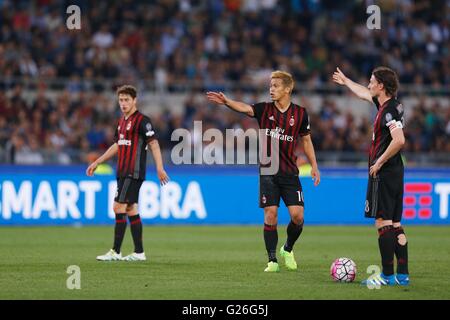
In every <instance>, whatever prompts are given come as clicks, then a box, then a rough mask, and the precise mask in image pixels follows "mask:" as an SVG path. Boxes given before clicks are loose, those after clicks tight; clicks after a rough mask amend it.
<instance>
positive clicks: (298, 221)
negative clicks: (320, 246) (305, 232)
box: [292, 215, 304, 225]
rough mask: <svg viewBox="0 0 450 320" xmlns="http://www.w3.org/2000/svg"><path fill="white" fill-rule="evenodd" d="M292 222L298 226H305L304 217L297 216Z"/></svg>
mask: <svg viewBox="0 0 450 320" xmlns="http://www.w3.org/2000/svg"><path fill="white" fill-rule="evenodd" d="M292 222H294V223H295V224H296V225H303V222H304V219H303V216H302V215H296V216H293V217H292Z"/></svg>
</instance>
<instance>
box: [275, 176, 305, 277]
mask: <svg viewBox="0 0 450 320" xmlns="http://www.w3.org/2000/svg"><path fill="white" fill-rule="evenodd" d="M279 183H280V189H281V197H282V198H283V201H284V203H285V204H286V206H287V207H288V210H289V215H290V217H291V220H290V222H289V224H288V226H287V230H286V232H287V240H286V243H285V244H284V246H282V247H281V249H280V255H281V256H282V257H283V258H284V261H285V264H286V267H287V268H288V269H289V270H297V262H296V261H295V258H294V252H293V250H292V249H293V247H294V244H295V242H296V241H297V239H298V238H299V237H300V235H301V233H302V231H303V221H304V201H303V191H302V186H301V184H300V180H299V179H298V177H297V176H288V177H283V178H280V179H279Z"/></svg>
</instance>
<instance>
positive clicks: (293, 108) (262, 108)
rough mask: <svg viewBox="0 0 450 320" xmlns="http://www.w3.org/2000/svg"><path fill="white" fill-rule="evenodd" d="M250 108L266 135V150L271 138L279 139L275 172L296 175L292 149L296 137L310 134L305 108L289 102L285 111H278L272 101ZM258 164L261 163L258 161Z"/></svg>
mask: <svg viewBox="0 0 450 320" xmlns="http://www.w3.org/2000/svg"><path fill="white" fill-rule="evenodd" d="M252 108H253V113H254V117H255V118H256V119H257V120H258V124H259V127H260V129H262V133H263V134H264V135H266V136H267V137H268V139H267V146H266V147H267V149H266V150H271V140H273V139H277V140H279V146H278V148H279V149H278V153H279V168H278V173H277V174H280V175H298V167H297V164H296V162H297V157H296V156H295V154H294V150H295V145H296V143H297V137H298V136H299V135H300V136H305V135H308V134H310V123H309V116H308V113H307V112H306V109H305V108H303V107H300V106H298V105H296V104H294V103H291V104H290V105H289V107H288V108H287V109H286V111H284V112H280V110H278V108H277V107H276V106H275V103H273V102H261V103H256V104H254V105H252ZM265 152H266V151H265ZM268 153H269V152H268ZM260 166H263V165H262V164H261V163H260ZM267 166H268V165H267Z"/></svg>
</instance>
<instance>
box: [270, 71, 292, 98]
mask: <svg viewBox="0 0 450 320" xmlns="http://www.w3.org/2000/svg"><path fill="white" fill-rule="evenodd" d="M270 79H281V81H282V82H283V85H284V86H285V87H288V88H290V89H291V93H292V90H294V78H293V77H292V75H291V74H290V73H289V72H286V71H280V70H277V71H274V72H272V74H271V75H270Z"/></svg>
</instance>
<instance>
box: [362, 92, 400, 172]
mask: <svg viewBox="0 0 450 320" xmlns="http://www.w3.org/2000/svg"><path fill="white" fill-rule="evenodd" d="M372 100H373V102H374V103H375V106H376V107H377V109H378V113H377V116H376V118H375V122H374V124H373V135H372V146H371V147H370V152H369V167H370V166H372V165H373V164H374V163H375V162H376V161H377V160H378V158H379V157H381V155H382V154H383V153H384V152H385V151H386V149H387V148H388V146H389V144H390V143H391V141H392V136H391V131H392V130H395V129H398V128H400V129H402V128H403V106H402V104H401V103H400V102H399V101H398V100H397V99H396V98H391V99H389V100H387V101H386V102H385V103H383V105H380V103H379V102H378V99H377V98H372ZM397 167H398V168H403V162H402V158H401V153H400V152H397V154H395V155H394V156H393V157H391V158H390V159H389V160H388V161H387V162H386V163H385V164H384V165H383V167H382V168H381V169H382V170H383V169H388V168H397Z"/></svg>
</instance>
